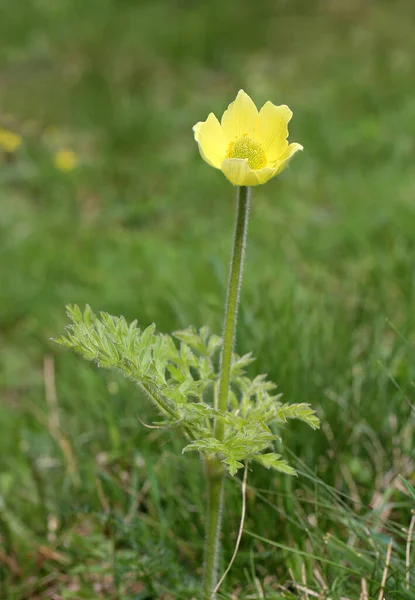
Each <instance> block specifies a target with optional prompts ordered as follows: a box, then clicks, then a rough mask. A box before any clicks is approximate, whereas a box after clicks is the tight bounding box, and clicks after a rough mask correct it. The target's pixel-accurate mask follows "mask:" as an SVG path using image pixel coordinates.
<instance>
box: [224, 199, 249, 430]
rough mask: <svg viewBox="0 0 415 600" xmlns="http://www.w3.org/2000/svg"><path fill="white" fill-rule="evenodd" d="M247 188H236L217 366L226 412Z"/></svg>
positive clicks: (240, 273)
mask: <svg viewBox="0 0 415 600" xmlns="http://www.w3.org/2000/svg"><path fill="white" fill-rule="evenodd" d="M249 191H250V190H249V188H248V187H240V188H238V199H237V212H236V224H235V236H234V241H233V252H232V260H231V271H230V274H229V282H228V295H227V298H226V312H225V324H224V328H223V346H222V356H221V366H220V380H219V399H218V409H219V410H220V411H222V412H225V411H226V409H227V406H228V396H229V385H230V375H231V366H232V352H233V345H234V341H235V330H236V318H237V314H238V304H239V292H240V289H241V282H242V271H243V265H244V255H245V244H246V233H247V229H248V216H249V196H250V193H249ZM223 436H224V424H223V423H222V422H220V421H216V423H215V437H216V438H217V439H218V440H220V441H223Z"/></svg>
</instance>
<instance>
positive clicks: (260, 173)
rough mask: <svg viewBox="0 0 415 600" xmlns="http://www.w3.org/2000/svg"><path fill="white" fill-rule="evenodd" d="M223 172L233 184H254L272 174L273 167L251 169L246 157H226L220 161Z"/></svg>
mask: <svg viewBox="0 0 415 600" xmlns="http://www.w3.org/2000/svg"><path fill="white" fill-rule="evenodd" d="M221 168H222V171H223V174H224V175H225V177H226V178H227V179H229V181H230V182H231V183H233V185H247V186H254V185H260V184H261V183H266V182H267V181H268V180H269V179H271V177H273V176H274V169H270V168H268V167H264V168H263V169H257V170H254V169H251V168H250V166H249V165H248V159H247V158H227V159H226V160H224V161H223V163H222V167H221Z"/></svg>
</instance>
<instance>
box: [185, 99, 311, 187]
mask: <svg viewBox="0 0 415 600" xmlns="http://www.w3.org/2000/svg"><path fill="white" fill-rule="evenodd" d="M292 114H293V113H292V112H291V110H290V109H289V108H288V106H285V105H282V106H275V104H272V102H266V103H265V104H264V106H263V107H262V108H261V110H260V111H259V112H258V110H257V107H256V106H255V104H254V103H253V101H252V100H251V98H250V97H249V96H248V94H246V93H245V92H244V91H243V90H240V91H239V93H238V95H237V97H236V100H235V101H234V102H232V103H231V104H230V105H229V106H228V110H225V112H224V113H223V116H222V121H221V122H220V123H219V121H218V119H217V118H216V117H215V115H214V114H213V113H210V115H209V116H208V118H207V119H206V121H201V122H199V123H197V124H196V125H195V126H194V127H193V131H194V134H195V140H196V142H197V143H198V145H199V151H200V154H201V156H202V158H203V159H204V160H205V161H206V162H207V163H208V164H209V165H210V166H212V167H214V168H215V169H220V170H221V171H222V172H223V174H224V175H225V177H227V178H228V179H229V181H230V182H231V183H233V185H243V186H252V185H259V184H261V183H266V182H267V181H268V180H269V179H271V177H275V175H278V173H281V171H282V170H283V169H285V167H286V166H287V165H288V163H289V161H290V159H291V158H292V157H293V156H294V154H295V153H296V152H297V150H302V149H303V147H302V146H301V145H300V144H295V143H293V144H288V141H287V137H288V123H289V121H290V119H291V117H292Z"/></svg>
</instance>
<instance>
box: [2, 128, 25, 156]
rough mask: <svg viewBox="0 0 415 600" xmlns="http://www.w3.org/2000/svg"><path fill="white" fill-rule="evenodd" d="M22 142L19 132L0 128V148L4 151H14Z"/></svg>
mask: <svg viewBox="0 0 415 600" xmlns="http://www.w3.org/2000/svg"><path fill="white" fill-rule="evenodd" d="M21 143H22V138H21V137H20V135H19V134H17V133H14V132H13V131H9V130H8V129H2V128H0V148H3V150H5V151H6V152H15V151H16V150H17V149H18V147H19V146H20V145H21Z"/></svg>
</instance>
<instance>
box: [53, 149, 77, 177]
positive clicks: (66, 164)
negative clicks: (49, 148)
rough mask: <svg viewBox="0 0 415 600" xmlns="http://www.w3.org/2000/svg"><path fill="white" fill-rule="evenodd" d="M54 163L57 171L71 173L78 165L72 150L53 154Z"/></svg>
mask: <svg viewBox="0 0 415 600" xmlns="http://www.w3.org/2000/svg"><path fill="white" fill-rule="evenodd" d="M54 162H55V167H56V168H57V169H59V171H64V172H66V171H72V170H73V169H75V167H76V166H77V164H78V157H77V155H76V154H75V152H74V151H73V150H68V149H65V150H59V151H58V152H57V153H56V154H55V161H54Z"/></svg>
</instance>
